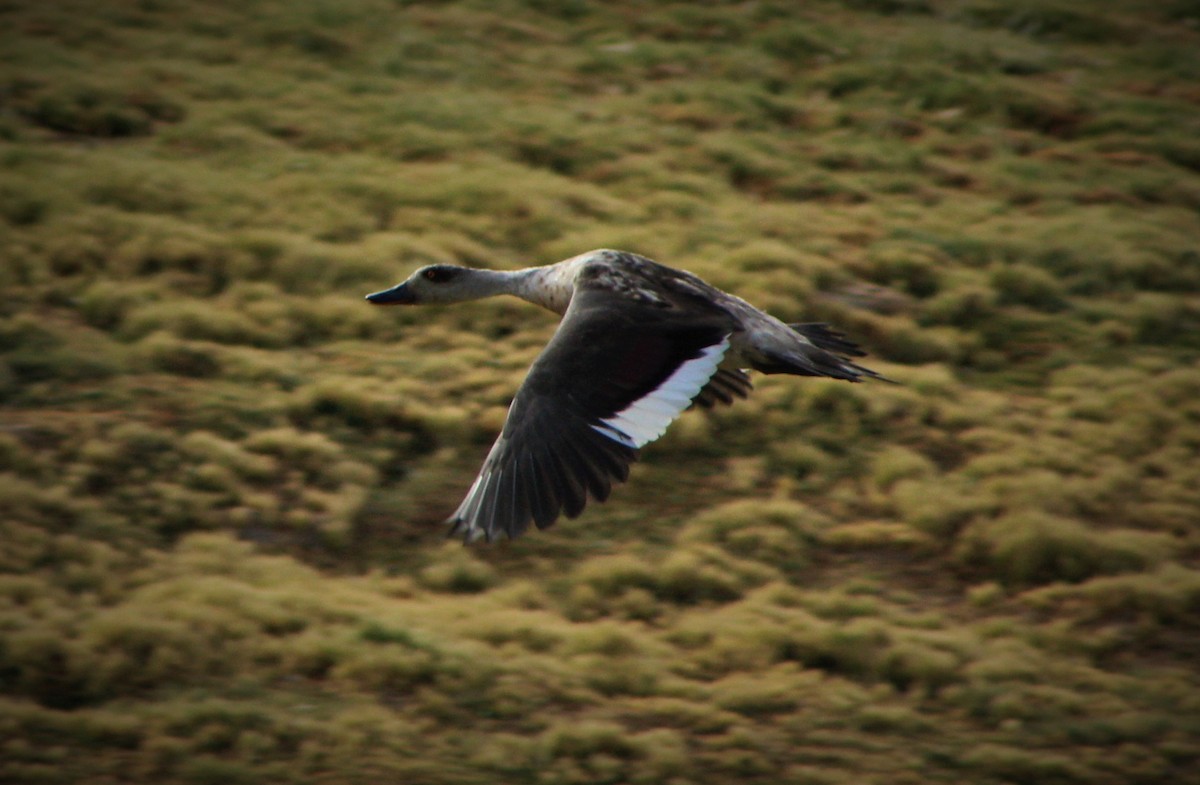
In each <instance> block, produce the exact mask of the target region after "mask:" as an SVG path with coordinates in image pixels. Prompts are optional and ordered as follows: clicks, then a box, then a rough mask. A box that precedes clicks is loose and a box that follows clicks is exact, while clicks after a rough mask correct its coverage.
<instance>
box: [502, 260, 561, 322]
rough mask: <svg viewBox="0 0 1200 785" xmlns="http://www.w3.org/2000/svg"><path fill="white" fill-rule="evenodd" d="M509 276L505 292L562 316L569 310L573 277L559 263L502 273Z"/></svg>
mask: <svg viewBox="0 0 1200 785" xmlns="http://www.w3.org/2000/svg"><path fill="white" fill-rule="evenodd" d="M501 274H502V275H504V276H505V277H506V278H507V281H508V284H509V288H506V289H505V290H504V292H505V293H506V294H512V295H515V296H517V297H520V298H521V299H522V300H525V301H526V302H530V303H533V304H534V305H540V306H541V307H543V308H546V309H548V310H551V311H554V312H555V313H557V314H559V315H560V316H561V315H562V314H564V313H566V311H567V305H569V304H570V302H571V293H572V292H573V291H574V286H573V285H572V277H571V276H570V275H569V274H568V271H566V270H563V269H561V268H560V267H559V266H558V265H553V264H551V265H547V266H545V267H527V268H525V269H524V270H513V271H511V272H504V273H501Z"/></svg>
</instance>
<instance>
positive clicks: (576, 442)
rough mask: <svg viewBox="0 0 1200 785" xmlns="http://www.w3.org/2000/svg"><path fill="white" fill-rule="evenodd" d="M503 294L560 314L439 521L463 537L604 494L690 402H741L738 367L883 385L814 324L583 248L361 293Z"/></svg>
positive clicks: (511, 527) (434, 272)
mask: <svg viewBox="0 0 1200 785" xmlns="http://www.w3.org/2000/svg"><path fill="white" fill-rule="evenodd" d="M499 294H510V295H515V296H517V297H520V298H521V299H523V300H526V301H528V302H531V303H533V304H535V305H540V306H542V307H543V308H548V309H549V310H551V311H554V312H555V313H558V314H559V315H561V316H562V321H561V322H560V323H559V325H558V330H557V331H556V332H555V333H554V336H553V337H552V338H551V339H550V343H548V344H547V345H546V348H545V349H544V350H543V351H542V353H541V354H540V355H539V356H538V358H537V359H536V360H535V361H534V363H533V366H532V367H530V369H529V374H528V375H527V376H526V377H525V381H524V383H523V384H522V385H521V387H520V389H518V390H517V394H516V396H515V397H514V398H513V401H512V405H511V406H510V407H509V410H508V418H507V419H506V420H505V422H504V428H503V430H502V431H501V433H500V436H499V438H498V439H496V443H495V444H494V445H493V446H492V449H491V451H490V452H489V453H488V456H487V458H486V459H485V460H484V462H483V468H482V469H481V470H480V472H479V476H478V477H476V478H475V482H474V483H473V484H472V485H471V489H470V490H469V491H467V496H466V498H465V499H463V502H462V504H460V505H459V507H458V509H457V510H456V511H455V512H454V514H453V515H451V516H450V518H449V519H448V520H447V523H448V524H450V525H451V529H450V536H455V535H458V536H461V537H462V538H463V541H464V542H472V541H474V540H477V539H480V538H483V539H486V540H488V541H491V540H493V539H495V538H497V537H502V536H503V537H509V538H515V537H518V536H520V535H521V534H522V533H523V532H524V531H525V529H526V528H527V527H528V526H529V523H530V521H533V523H535V524H536V525H537V527H538V528H539V529H544V528H546V527H547V526H550V525H551V524H552V523H554V521H555V519H557V518H558V516H559V515H560V513H565V514H566V516H567V517H568V518H574V517H575V516H577V515H579V513H580V512H582V511H583V508H584V504H585V503H586V501H587V498H588V497H589V496H591V497H592V498H594V499H595V500H596V501H598V502H602V501H604V500H605V499H607V498H608V495H609V492H610V490H611V489H612V483H613V481H617V482H624V481H625V479H626V478H627V477H628V476H629V465H630V464H631V463H632V462H633V461H635V460H637V456H638V450H639V449H640V448H641V447H643V446H645V445H646V444H648V443H650V442H652V441H654V440H655V439H657V438H658V437H659V436H662V434H663V432H664V431H665V430H666V428H667V426H668V425H669V424H670V423H671V422H672V421H673V420H674V419H675V418H676V417H678V416H679V414H680V413H681V412H683V410H684V409H687V408H688V407H689V406H691V405H692V404H698V405H700V406H704V407H712V406H713V405H715V404H717V403H723V404H729V403H732V402H733V400H734V399H735V398H745V397H746V395H747V394H748V393H749V392H750V377H749V376H747V374H746V369H753V370H756V371H760V372H762V373H768V374H772V373H788V374H795V375H798V376H826V377H830V378H833V379H842V380H844V381H848V382H857V381H861V380H862V379H864V378H871V379H884V377H883V376H881V375H880V374H878V373H876V372H875V371H872V370H870V369H868V368H864V367H863V366H861V365H858V364H857V363H855V362H853V361H851V360H850V359H849V358H851V357H862V356H863V354H864V353H863V352H862V351H860V350H859V348H858V346H857V345H855V344H854V343H851V342H850V341H849V340H847V339H846V338H845V337H844V336H842V335H841V334H840V333H838V332H835V331H833V330H831V329H830V328H829V327H828V326H826V325H824V324H819V323H808V324H784V323H783V322H781V321H779V320H778V319H776V318H775V317H773V316H771V315H770V314H767V313H764V312H763V311H760V310H759V309H758V308H755V307H754V306H753V305H750V303H748V302H746V301H745V300H743V299H741V298H740V297H735V296H733V295H731V294H727V293H726V292H723V291H721V290H720V289H717V288H716V287H714V286H711V285H710V284H708V283H705V282H704V281H703V280H701V279H700V278H699V277H697V276H695V275H693V274H692V273H689V272H686V271H684V270H677V269H674V268H671V267H667V266H665V265H661V264H658V263H657V262H653V261H651V260H650V259H647V258H645V257H642V256H638V255H637V254H633V253H628V252H624V251H613V250H607V249H605V250H597V251H590V252H588V253H585V254H581V255H579V256H575V257H573V258H571V259H566V260H564V261H561V262H558V263H557V264H551V265H547V266H544V267H530V268H526V269H524V270H511V271H502V270H485V269H475V268H468V267H457V266H454V265H447V264H434V265H429V266H426V267H422V268H420V269H419V270H417V271H416V272H414V273H413V274H412V275H411V276H409V278H408V280H406V281H404V282H403V283H400V284H397V285H396V286H393V287H392V288H390V289H385V290H383V291H380V292H375V293H374V294H369V295H367V298H366V299H367V301H368V302H371V303H373V304H375V305H426V304H440V303H454V302H462V301H465V300H477V299H480V298H483V297H491V296H494V295H499Z"/></svg>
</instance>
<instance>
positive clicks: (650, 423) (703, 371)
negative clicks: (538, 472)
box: [592, 335, 729, 447]
mask: <svg viewBox="0 0 1200 785" xmlns="http://www.w3.org/2000/svg"><path fill="white" fill-rule="evenodd" d="M728 349H729V336H728V335H726V336H725V337H724V338H722V339H721V342H720V343H715V344H713V345H712V346H709V347H707V348H705V349H703V350H702V351H701V352H700V356H699V357H695V358H693V359H691V360H688V361H687V362H685V363H684V364H683V365H680V366H679V367H678V368H676V369H675V373H673V374H671V375H670V376H669V377H667V380H666V381H664V382H663V383H662V384H660V385H659V386H658V387H657V388H656V389H654V390H653V391H652V392H649V393H647V394H646V395H644V396H642V397H641V398H639V399H638V400H636V401H634V402H633V403H631V404H629V406H627V407H625V408H624V409H622V410H621V411H619V412H617V413H616V414H614V415H613V416H612V417H609V418H608V419H605V420H601V421H600V422H599V423H596V424H593V425H592V427H593V428H595V429H596V430H597V431H599V432H600V433H602V434H604V435H605V436H607V437H608V438H610V439H612V440H613V441H617V442H620V443H621V444H624V445H625V446H626V447H642V446H644V445H646V444H649V443H650V442H652V441H654V440H655V439H657V438H658V437H659V436H662V435H663V432H664V431H666V430H667V426H668V425H670V424H671V421H672V420H674V419H675V418H676V417H678V416H679V413H680V412H682V411H683V410H684V409H686V408H687V407H688V405H690V404H691V402H692V399H693V398H695V397H696V394H697V393H699V392H700V390H701V389H702V388H703V387H704V385H706V384H708V380H709V379H711V378H712V376H713V374H714V373H716V372H717V366H718V365H720V364H721V359H722V358H723V357H724V356H725V352H726V350H728Z"/></svg>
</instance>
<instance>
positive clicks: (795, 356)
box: [754, 322, 896, 384]
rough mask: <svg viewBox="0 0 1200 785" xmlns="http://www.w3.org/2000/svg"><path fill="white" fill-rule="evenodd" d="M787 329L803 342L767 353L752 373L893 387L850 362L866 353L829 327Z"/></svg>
mask: <svg viewBox="0 0 1200 785" xmlns="http://www.w3.org/2000/svg"><path fill="white" fill-rule="evenodd" d="M788 327H790V328H791V329H792V330H793V331H795V332H796V333H798V334H799V335H800V336H801V337H802V338H803V339H804V340H803V341H797V342H796V343H795V344H794V345H792V346H789V347H787V348H786V349H783V350H776V351H771V352H769V353H767V354H766V355H765V356H764V357H763V358H762V360H761V361H760V362H758V363H755V365H754V368H755V370H757V371H760V372H762V373H766V374H773V373H788V374H793V375H796V376H824V377H827V378H830V379H841V380H842V381H847V382H861V381H862V380H863V379H877V380H879V381H882V382H891V383H892V384H895V383H896V382H895V381H893V380H892V379H889V378H887V377H886V376H884V375H883V374H881V373H878V372H877V371H873V370H871V369H870V368H867V367H865V366H863V365H859V364H858V363H856V362H854V361H853V360H851V359H850V358H851V357H865V356H866V352H864V351H863V350H862V349H861V348H860V347H859V346H858V344H856V343H854V342H853V341H851V340H850V339H848V338H847V337H846V336H845V335H843V334H842V333H840V332H838V331H836V330H834V329H832V328H831V327H830V326H829V325H827V324H824V323H821V322H803V323H799V324H789V325H788Z"/></svg>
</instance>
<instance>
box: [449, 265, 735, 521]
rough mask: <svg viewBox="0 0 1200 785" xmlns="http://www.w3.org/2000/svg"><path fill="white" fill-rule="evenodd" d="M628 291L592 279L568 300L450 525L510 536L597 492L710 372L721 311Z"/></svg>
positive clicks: (723, 318)
mask: <svg viewBox="0 0 1200 785" xmlns="http://www.w3.org/2000/svg"><path fill="white" fill-rule="evenodd" d="M696 310H697V309H695V308H678V307H675V306H674V305H673V304H672V303H669V302H663V301H657V302H655V301H651V300H645V299H637V298H630V297H629V296H628V293H627V292H625V293H622V292H619V291H615V290H613V289H612V288H609V287H608V286H605V285H603V283H602V282H597V281H595V280H594V279H593V280H591V281H579V282H577V284H576V290H575V295H574V297H573V298H572V300H571V305H570V307H569V308H568V309H567V312H566V314H565V315H564V316H563V320H562V323H561V324H559V327H558V330H557V331H556V332H555V334H554V337H553V338H552V339H551V340H550V343H549V344H547V345H546V348H545V349H544V350H543V351H542V353H541V355H539V356H538V358H537V360H536V361H534V363H533V366H532V367H531V368H530V369H529V375H528V376H527V377H526V378H525V382H524V383H523V384H522V385H521V388H520V389H519V390H518V391H517V394H516V397H515V398H514V399H513V402H512V406H511V407H510V408H509V410H508V419H507V420H506V421H505V423H504V429H503V431H502V432H501V434H500V437H499V438H498V439H497V440H496V443H495V444H494V445H493V446H492V449H491V452H489V453H488V456H487V459H486V460H485V461H484V463H483V468H482V469H481V470H480V472H479V476H478V477H477V478H476V479H475V482H474V484H473V485H472V486H471V489H470V491H468V493H467V496H466V498H465V499H464V500H463V502H462V504H461V505H460V506H459V508H458V510H457V511H456V512H455V513H454V515H452V516H451V517H450V519H449V521H448V523H450V524H452V528H451V532H450V533H451V535H452V536H453V535H460V536H462V537H463V539H464V540H465V541H468V542H469V541H471V540H475V539H479V538H484V539H487V540H491V539H493V538H496V537H499V536H507V537H517V536H519V535H520V534H521V533H522V532H524V531H525V529H526V528H527V527H528V525H529V522H530V521H533V522H534V523H535V524H536V525H537V526H538V528H545V527H547V526H549V525H550V524H552V523H553V522H554V521H555V519H557V518H558V516H559V515H560V514H562V513H565V514H566V515H567V517H569V518H573V517H575V516H576V515H578V514H579V513H580V512H581V511H582V510H583V508H584V505H585V504H586V502H587V498H588V497H589V496H590V497H591V498H594V499H596V500H597V501H604V500H605V499H606V498H608V495H609V492H610V491H611V490H612V484H613V482H614V481H615V482H623V481H624V480H625V479H626V478H627V477H628V475H629V465H630V464H631V463H632V462H633V461H635V460H636V459H637V450H638V448H640V447H642V446H643V445H645V444H647V443H649V442H651V441H653V440H655V439H657V438H658V437H659V436H661V435H662V433H663V431H665V430H666V428H667V426H668V425H669V424H670V423H671V421H672V420H674V419H675V418H676V417H677V416H679V414H680V412H682V411H683V410H684V409H686V408H687V407H688V406H689V405H690V404H691V402H692V401H693V400H694V399H695V398H696V396H697V395H698V394H699V392H700V391H701V389H703V388H704V387H705V385H707V384H708V382H709V380H710V379H712V378H713V376H714V375H715V374H716V373H717V366H718V365H719V364H720V362H721V359H722V357H724V355H725V351H726V350H727V349H728V348H729V335H730V332H731V329H732V328H731V325H730V322H729V317H728V316H727V315H725V314H724V313H723V312H721V311H719V310H716V309H712V310H711V311H707V310H703V311H700V312H699V313H697V312H696Z"/></svg>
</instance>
